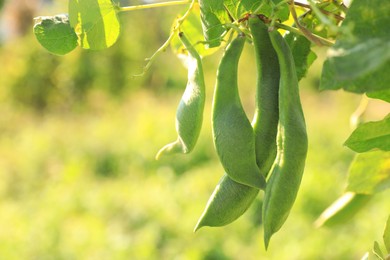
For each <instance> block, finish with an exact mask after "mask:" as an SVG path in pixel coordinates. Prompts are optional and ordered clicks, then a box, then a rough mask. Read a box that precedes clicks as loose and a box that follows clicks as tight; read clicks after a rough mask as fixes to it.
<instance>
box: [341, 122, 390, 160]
mask: <svg viewBox="0 0 390 260" xmlns="http://www.w3.org/2000/svg"><path fill="white" fill-rule="evenodd" d="M345 145H346V146H348V147H349V148H351V149H352V150H354V151H355V152H358V153H362V152H367V151H369V150H372V149H380V150H383V151H390V115H389V116H387V117H386V118H385V119H383V120H381V121H377V122H368V123H365V124H362V125H360V126H359V127H358V128H356V129H355V131H353V132H352V134H351V136H350V137H349V138H348V139H347V141H345Z"/></svg>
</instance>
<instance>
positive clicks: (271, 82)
mask: <svg viewBox="0 0 390 260" xmlns="http://www.w3.org/2000/svg"><path fill="white" fill-rule="evenodd" d="M249 28H250V31H251V33H252V39H253V45H254V47H255V48H254V49H255V59H256V66H257V86H256V109H255V115H254V118H253V122H252V125H253V130H254V134H255V147H256V161H257V165H258V166H259V169H260V172H261V173H262V174H263V175H264V176H265V177H266V176H267V175H268V172H269V171H270V169H271V167H272V164H273V162H274V160H275V157H276V135H277V133H278V121H279V109H278V106H279V104H278V96H279V78H280V72H279V62H278V56H277V55H276V52H275V50H274V48H273V46H272V43H271V39H270V37H269V33H268V27H267V26H266V25H265V24H264V22H263V21H261V20H260V19H259V18H258V17H254V18H250V19H249Z"/></svg>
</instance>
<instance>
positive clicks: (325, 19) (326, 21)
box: [308, 0, 339, 32]
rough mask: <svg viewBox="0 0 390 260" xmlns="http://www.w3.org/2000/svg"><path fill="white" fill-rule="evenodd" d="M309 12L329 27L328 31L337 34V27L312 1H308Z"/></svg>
mask: <svg viewBox="0 0 390 260" xmlns="http://www.w3.org/2000/svg"><path fill="white" fill-rule="evenodd" d="M308 2H309V4H310V7H311V10H313V12H314V13H315V15H316V16H317V17H318V19H320V21H321V22H322V23H323V24H325V25H326V26H328V27H329V29H330V30H332V31H333V32H337V31H338V30H339V28H338V26H336V25H335V24H334V23H332V22H331V21H330V20H329V19H328V17H327V16H326V15H325V14H324V13H322V12H321V10H320V9H319V8H318V7H317V6H316V5H315V4H314V3H313V1H312V0H308Z"/></svg>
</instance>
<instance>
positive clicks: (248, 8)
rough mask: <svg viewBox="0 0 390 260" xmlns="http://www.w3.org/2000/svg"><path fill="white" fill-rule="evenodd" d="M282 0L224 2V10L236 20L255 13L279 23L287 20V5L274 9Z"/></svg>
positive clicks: (231, 0)
mask: <svg viewBox="0 0 390 260" xmlns="http://www.w3.org/2000/svg"><path fill="white" fill-rule="evenodd" d="M281 1H282V0H272V1H268V0H224V4H225V7H226V9H227V10H228V11H229V14H230V15H231V16H232V17H233V18H234V19H235V20H238V19H240V18H243V17H244V15H246V14H248V13H253V12H255V11H257V14H262V15H265V16H267V17H271V16H272V17H274V18H276V19H278V20H280V21H281V22H283V21H286V20H288V18H289V14H290V12H289V9H288V5H287V4H282V5H280V6H278V7H277V8H274V7H275V6H276V5H277V4H279V3H280V2H281Z"/></svg>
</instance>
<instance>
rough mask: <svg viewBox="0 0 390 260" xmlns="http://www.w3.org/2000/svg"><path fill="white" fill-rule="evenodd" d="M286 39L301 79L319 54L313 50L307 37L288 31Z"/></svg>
mask: <svg viewBox="0 0 390 260" xmlns="http://www.w3.org/2000/svg"><path fill="white" fill-rule="evenodd" d="M285 39H286V41H287V43H288V45H289V46H290V49H291V52H292V54H293V57H294V62H295V68H296V71H297V76H298V80H300V79H301V78H303V77H304V76H305V75H306V73H307V70H308V69H309V67H310V66H311V64H312V63H313V62H314V61H315V59H316V58H317V55H316V54H315V53H314V52H312V51H311V49H310V47H311V43H310V41H309V40H308V39H307V38H306V37H304V36H301V35H295V34H293V33H288V34H287V35H286V36H285Z"/></svg>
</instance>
